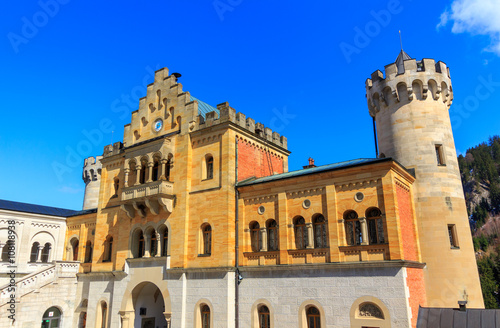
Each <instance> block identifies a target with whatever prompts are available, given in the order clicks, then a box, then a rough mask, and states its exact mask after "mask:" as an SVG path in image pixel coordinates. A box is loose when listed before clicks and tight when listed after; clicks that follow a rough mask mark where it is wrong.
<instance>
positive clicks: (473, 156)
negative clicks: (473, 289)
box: [458, 136, 500, 309]
mask: <svg viewBox="0 0 500 328" xmlns="http://www.w3.org/2000/svg"><path fill="white" fill-rule="evenodd" d="M458 164H459V166H460V173H461V177H462V184H463V187H464V193H465V200H466V204H467V210H468V212H469V221H470V226H471V231H472V236H473V237H472V238H473V241H474V249H475V251H476V259H477V265H478V269H479V274H480V278H481V287H482V289H483V296H484V302H485V306H486V308H490V309H492V308H500V295H499V291H500V289H499V286H500V238H499V236H500V137H499V136H494V137H491V138H490V139H489V140H488V142H487V143H486V142H485V143H482V144H480V145H478V146H476V147H474V148H470V149H468V150H467V153H466V155H465V156H463V155H460V156H458Z"/></svg>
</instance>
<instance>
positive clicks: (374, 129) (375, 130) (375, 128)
mask: <svg viewBox="0 0 500 328" xmlns="http://www.w3.org/2000/svg"><path fill="white" fill-rule="evenodd" d="M372 119H373V139H374V141H375V157H376V158H378V143H377V125H376V123H375V117H372Z"/></svg>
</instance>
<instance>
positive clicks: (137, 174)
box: [134, 165, 142, 186]
mask: <svg viewBox="0 0 500 328" xmlns="http://www.w3.org/2000/svg"><path fill="white" fill-rule="evenodd" d="M141 169H142V166H141V165H137V166H136V167H135V183H134V186H137V185H139V184H140V183H141V182H140V181H141Z"/></svg>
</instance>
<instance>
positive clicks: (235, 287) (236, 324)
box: [234, 138, 240, 328]
mask: <svg viewBox="0 0 500 328" xmlns="http://www.w3.org/2000/svg"><path fill="white" fill-rule="evenodd" d="M235 153H236V157H235V160H236V165H235V169H234V171H235V172H234V173H235V174H234V175H235V182H234V209H235V210H234V212H235V215H234V218H235V225H234V226H235V228H234V229H235V234H234V235H235V248H234V251H235V255H234V265H235V267H236V271H235V273H234V274H235V275H236V277H235V278H236V279H235V280H234V312H235V313H234V321H235V322H234V327H235V328H238V327H239V321H238V314H239V304H238V299H239V289H238V287H239V284H240V280H239V276H240V271H239V270H238V264H239V263H238V260H239V259H238V253H239V244H238V242H239V240H238V198H239V193H238V187H237V186H236V184H237V183H238V138H236V151H235Z"/></svg>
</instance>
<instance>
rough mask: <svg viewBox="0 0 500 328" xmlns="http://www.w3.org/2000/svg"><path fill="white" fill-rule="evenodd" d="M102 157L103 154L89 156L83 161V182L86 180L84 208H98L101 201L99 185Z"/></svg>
mask: <svg viewBox="0 0 500 328" xmlns="http://www.w3.org/2000/svg"><path fill="white" fill-rule="evenodd" d="M101 158H102V156H97V157H92V156H91V157H89V158H86V159H85V160H84V163H83V174H82V178H83V182H85V196H84V199H83V209H84V210H88V209H91V208H97V204H98V201H99V187H100V184H101V169H102V164H101V161H100V160H101Z"/></svg>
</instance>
